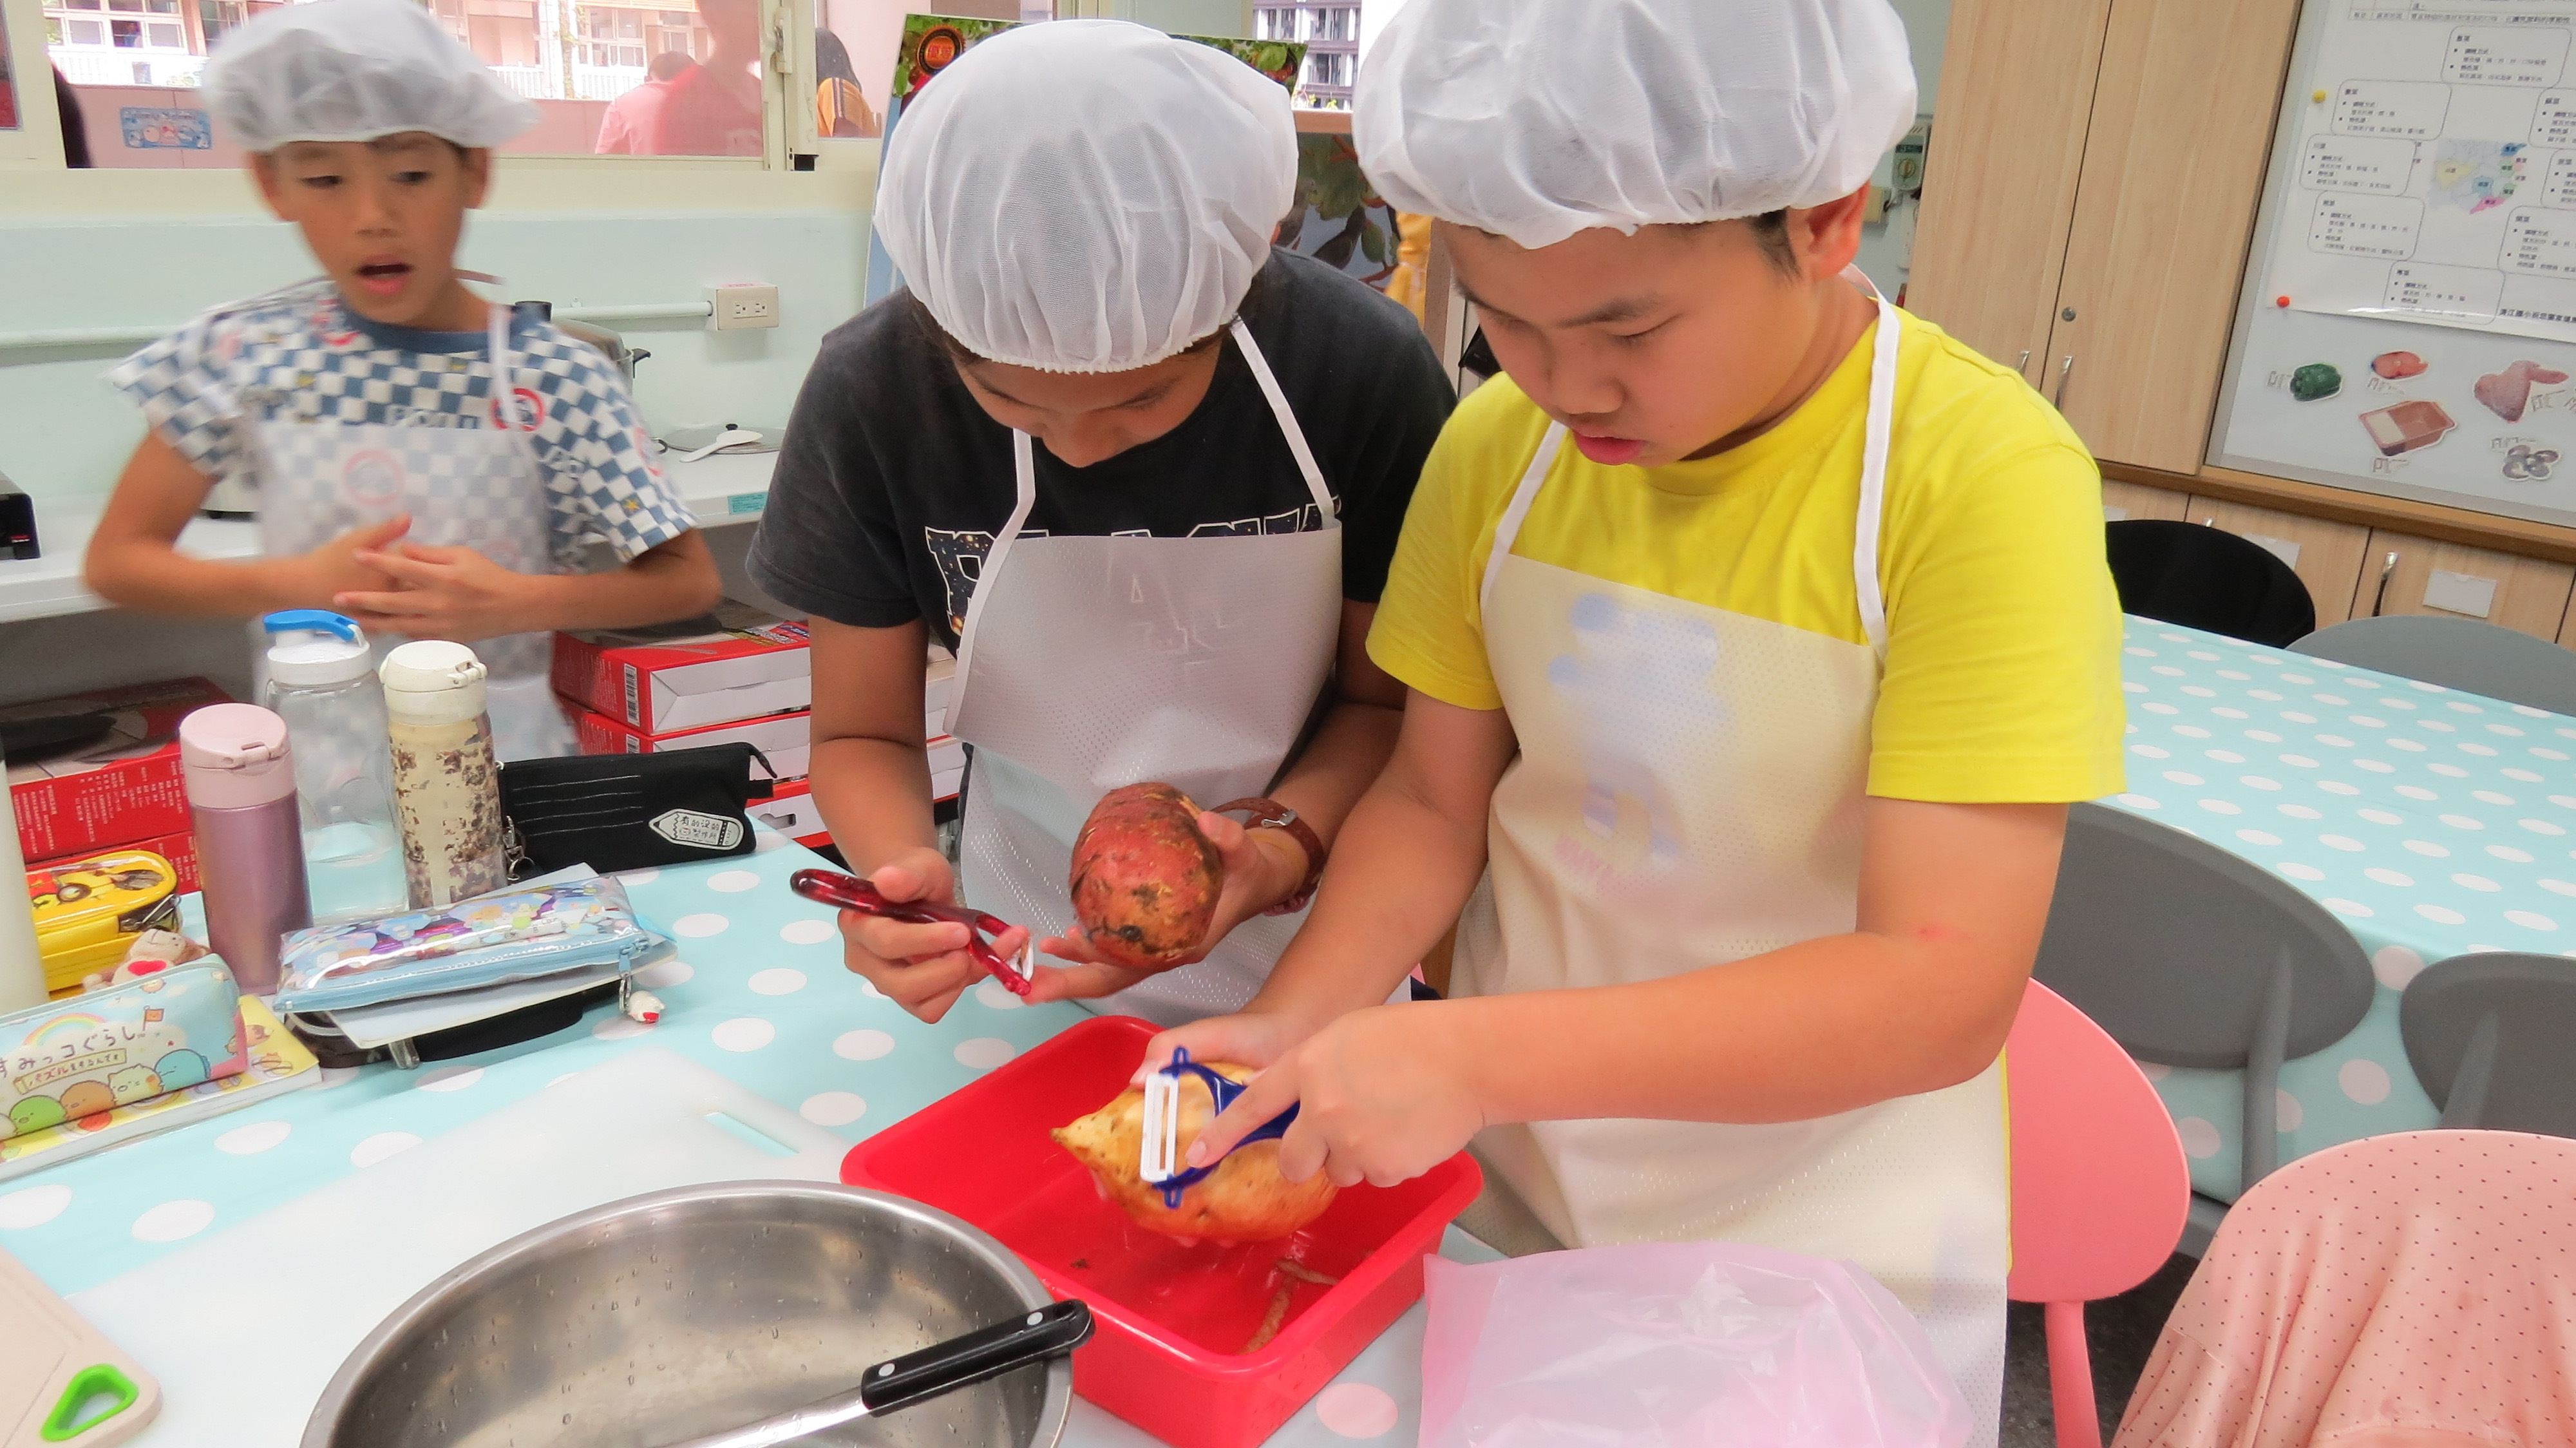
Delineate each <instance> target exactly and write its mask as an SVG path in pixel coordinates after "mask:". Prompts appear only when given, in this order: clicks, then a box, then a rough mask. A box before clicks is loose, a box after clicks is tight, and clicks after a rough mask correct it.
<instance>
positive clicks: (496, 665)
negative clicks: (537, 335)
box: [206, 293, 581, 761]
mask: <svg viewBox="0 0 2576 1448" xmlns="http://www.w3.org/2000/svg"><path fill="white" fill-rule="evenodd" d="M269 295H271V296H274V295H276V294H275V293H271V294H269ZM257 300H261V299H259V298H254V299H253V301H257ZM237 305H240V306H248V305H250V303H240V304H237ZM317 305H318V306H320V307H322V308H324V309H325V310H326V311H327V310H329V309H330V308H331V307H333V306H334V305H336V304H335V303H334V302H331V301H327V300H326V301H319V302H317ZM227 310H229V309H227ZM509 327H510V313H509V310H508V309H507V308H505V307H499V306H495V307H493V308H491V309H490V311H489V313H488V314H487V325H486V328H485V337H484V341H485V346H486V349H487V355H488V358H489V361H490V363H491V367H492V397H493V401H492V404H491V409H490V413H491V425H490V426H489V427H424V426H419V425H415V424H399V425H397V424H387V423H345V422H336V421H313V422H302V421H296V420H294V419H292V418H291V417H283V416H280V417H265V418H263V417H256V416H253V415H252V414H251V413H249V412H248V411H247V410H246V409H245V407H244V405H243V402H242V400H241V399H240V398H238V397H237V396H236V395H235V394H234V393H233V391H232V389H231V388H230V387H229V386H227V385H223V384H215V385H210V386H209V387H207V389H206V392H207V396H208V399H209V401H210V402H212V403H213V405H214V406H215V407H216V408H217V409H218V410H219V411H221V412H223V413H224V414H225V415H227V416H229V417H232V418H234V419H235V420H236V421H238V422H240V423H242V424H244V425H246V426H248V427H249V429H250V431H251V433H252V436H253V437H254V439H255V440H256V443H257V446H258V452H259V535H260V547H261V549H262V551H263V552H265V553H267V554H268V555H269V556H270V557H272V558H283V557H290V556H292V555H295V554H299V553H307V552H310V551H312V550H313V549H315V548H318V547H320V546H321V545H323V544H325V543H328V542H330V541H331V540H332V539H334V538H337V537H339V536H340V535H341V534H342V533H345V532H347V531H348V530H350V529H351V528H355V527H357V526H359V525H361V524H364V523H372V522H380V521H382V520H384V519H387V518H391V517H393V516H394V515H396V514H398V513H409V514H410V515H411V531H410V532H409V533H408V534H406V535H405V537H406V539H407V541H410V542H415V543H429V544H438V545H445V546H461V547H466V548H471V549H473V550H475V551H476V552H478V553H480V554H482V555H483V556H484V557H486V558H489V559H490V560H492V561H493V562H494V563H497V564H499V565H501V566H502V567H503V568H507V569H509V570H510V571H512V572H514V573H551V572H553V571H555V563H554V555H553V552H552V544H551V535H550V532H549V528H548V523H547V502H546V484H545V476H546V475H545V469H544V467H543V466H542V465H541V464H540V463H539V462H538V460H537V453H536V448H535V446H534V445H533V443H532V442H531V440H530V438H529V433H530V432H531V431H533V430H534V429H535V427H536V426H537V424H536V422H535V421H534V420H533V419H532V418H531V417H530V416H529V411H528V410H529V409H530V408H531V407H541V406H542V405H543V404H542V402H541V401H540V400H539V399H538V398H537V396H536V394H535V393H533V392H531V391H529V390H528V389H526V388H523V387H519V386H517V385H516V383H515V378H516V376H517V373H516V372H515V371H514V370H513V367H512V364H513V362H514V360H515V354H514V353H513V352H512V351H511V350H510V341H509ZM250 636H251V641H252V647H251V659H252V671H253V673H254V675H255V676H257V677H258V678H260V679H261V680H263V681H264V680H265V677H266V675H267V671H268V638H267V635H266V634H265V633H264V632H263V631H262V630H261V627H260V622H259V620H257V619H253V620H251V623H250ZM369 642H370V644H371V646H372V647H373V648H374V650H375V656H376V662H377V663H379V664H381V663H383V662H384V658H385V655H386V654H387V653H389V652H391V651H392V650H393V649H394V648H395V647H396V646H398V645H400V644H401V643H403V642H404V640H403V639H401V638H399V637H394V636H376V637H372V638H371V639H370V641H369ZM554 643H555V640H554V635H553V634H551V633H543V632H539V633H520V634H505V635H502V636H500V637H498V638H486V639H477V640H475V641H474V642H473V643H472V645H470V647H472V648H473V650H474V656H475V657H476V658H478V659H481V660H482V661H483V666H484V668H486V669H488V670H489V671H490V679H489V682H488V683H487V684H486V686H485V697H486V699H487V700H488V701H489V705H490V710H491V717H492V736H493V742H494V746H495V751H496V752H497V753H498V755H499V756H500V757H501V758H502V759H503V760H505V761H507V760H519V759H543V758H551V757H554V756H557V755H565V754H578V753H580V752H581V745H580V741H579V740H577V739H576V738H575V737H574V736H573V731H572V724H571V722H570V721H569V720H567V719H566V718H565V717H564V712H563V706H562V705H561V704H560V703H558V702H557V701H556V699H555V693H554V686H553V682H552V679H551V677H550V675H551V672H552V669H553V663H554Z"/></svg>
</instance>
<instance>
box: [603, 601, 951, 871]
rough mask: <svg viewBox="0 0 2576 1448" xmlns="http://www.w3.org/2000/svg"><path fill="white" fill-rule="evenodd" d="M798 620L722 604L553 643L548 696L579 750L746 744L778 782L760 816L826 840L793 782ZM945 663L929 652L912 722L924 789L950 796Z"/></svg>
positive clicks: (801, 772)
mask: <svg viewBox="0 0 2576 1448" xmlns="http://www.w3.org/2000/svg"><path fill="white" fill-rule="evenodd" d="M810 661H811V651H810V649H809V646H808V636H807V633H806V629H805V625H804V624H803V623H802V622H799V621H797V620H793V619H782V618H779V617H777V616H776V615H774V614H769V613H764V612H762V611H761V610H759V609H756V608H753V607H751V606H750V605H748V604H742V603H735V602H733V601H731V600H727V601H726V602H725V603H723V604H722V605H720V606H719V607H718V608H717V609H716V611H715V612H714V613H712V614H709V615H706V616H703V617H700V618H697V619H692V620H689V621H686V622H683V623H677V624H669V625H665V626H663V627H660V628H653V629H630V630H618V631H600V632H591V633H579V634H569V633H567V634H558V635H556V636H555V666H554V683H555V691H556V692H557V693H560V694H562V695H563V696H564V697H566V698H568V699H570V700H572V701H573V702H575V703H577V704H579V705H580V706H581V709H580V711H579V712H578V714H577V716H576V718H575V721H574V722H575V724H576V726H577V728H578V730H579V733H580V738H581V748H582V752H583V753H585V754H643V753H652V752H657V751H661V750H669V749H693V748H697V747H699V746H701V745H708V744H730V743H736V742H740V743H747V744H749V745H751V746H752V747H753V748H755V749H758V750H759V751H760V752H761V753H762V755H763V756H765V757H766V758H767V759H768V760H769V762H770V765H771V767H772V768H774V769H776V770H777V771H778V775H779V778H780V780H781V781H782V785H781V787H780V789H779V790H778V794H777V799H776V801H775V804H774V808H772V809H771V810H770V812H769V813H768V814H764V815H763V816H762V817H763V818H764V819H769V818H770V817H771V815H775V816H777V818H776V819H772V820H771V822H772V824H773V825H775V826H776V827H777V828H779V829H780V830H782V831H784V832H786V833H788V834H790V835H791V836H792V837H793V838H795V839H796V840H798V841H799V842H800V843H804V844H828V843H829V842H830V839H831V837H830V836H829V835H828V834H826V833H824V832H823V825H822V821H821V819H820V818H819V817H818V816H816V815H815V813H814V809H813V803H812V799H811V796H810V795H809V794H807V792H806V787H805V785H804V782H803V781H804V779H805V777H806V774H807V772H808V770H809V768H810V763H809V761H810V759H811V757H812V754H813V736H812V721H811V709H812V705H813V696H814V686H813V671H812V666H811V662H810ZM956 667H957V665H956V661H955V660H953V659H951V658H950V657H949V655H948V651H947V650H946V649H943V648H940V647H938V646H937V645H935V644H934V645H932V646H931V649H930V659H929V667H928V673H927V676H926V677H925V680H924V692H925V696H926V697H925V701H924V704H925V708H924V718H923V726H924V730H925V733H926V734H927V736H928V737H929V739H930V772H931V789H932V793H933V795H934V796H935V797H937V798H939V799H950V798H954V797H955V796H956V794H957V792H958V789H959V787H960V785H961V784H962V783H963V781H964V779H965V774H966V750H965V746H964V745H962V744H960V743H958V742H957V741H956V740H954V739H951V738H949V737H948V731H947V717H948V694H949V687H950V681H951V676H952V675H953V674H954V673H955V671H956Z"/></svg>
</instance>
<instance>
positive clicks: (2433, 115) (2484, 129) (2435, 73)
mask: <svg viewBox="0 0 2576 1448" xmlns="http://www.w3.org/2000/svg"><path fill="white" fill-rule="evenodd" d="M2330 3H2332V0H2330ZM2571 40H2576V0H2340V3H2333V8H2332V9H2331V10H2330V11H2329V12H2328V13H2327V15H2326V18H2325V23H2324V25H2323V27H2322V29H2321V31H2320V33H2319V35H2318V44H2317V46H2316V49H2315V52H2314V61H2313V63H2312V64H2310V65H2309V66H2308V67H2307V69H2306V73H2305V77H2304V78H2303V81H2302V83H2301V85H2299V86H2298V87H2295V88H2294V89H2293V90H2292V92H2291V94H2290V96H2289V98H2288V106H2289V108H2290V110H2291V112H2292V113H2293V114H2294V115H2295V116H2296V117H2297V120H2298V125H2297V131H2296V141H2295V147H2296V150H2295V153H2294V154H2295V156H2296V161H2297V164H2296V169H2295V181H2296V191H2295V193H2294V194H2293V195H2292V196H2290V197H2288V198H2286V200H2287V201H2288V206H2287V207H2286V209H2285V211H2284V213H2283V216H2282V224H2281V225H2279V226H2277V227H2276V228H2275V229H2274V232H2273V246H2272V255H2271V258H2270V266H2269V269H2268V271H2267V273H2266V276H2265V287H2266V291H2267V296H2266V298H2265V300H2266V301H2268V302H2269V303H2270V304H2271V305H2272V306H2274V307H2276V308H2280V309H2284V310H2296V311H2305V312H2321V313H2326V314H2330V315H2337V316H2359V317H2371V318H2376V319H2380V320H2385V321H2405V322H2422V323H2427V324H2431V325H2435V326H2447V327H2467V328H2475V329H2478V330H2481V331H2488V332H2502V333H2510V334H2515V335H2520V336H2527V337H2545V338H2549V339H2552V340H2556V341H2576V74H2571V72H2570V68H2569V58H2570V57H2569V51H2570V42H2571ZM2392 425H2393V424H2392ZM2410 435H2411V434H2410Z"/></svg>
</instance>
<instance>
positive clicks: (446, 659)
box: [376, 639, 509, 910]
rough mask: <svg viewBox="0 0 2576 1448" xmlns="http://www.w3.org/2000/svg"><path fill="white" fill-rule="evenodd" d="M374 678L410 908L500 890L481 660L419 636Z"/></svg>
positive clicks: (494, 772)
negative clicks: (388, 747) (389, 747)
mask: <svg viewBox="0 0 2576 1448" xmlns="http://www.w3.org/2000/svg"><path fill="white" fill-rule="evenodd" d="M376 677H377V678H378V679H380V680H382V681H383V682H384V686H385V713H386V716H387V727H386V731H385V732H386V735H387V736H388V738H389V739H390V740H391V742H392V744H393V757H394V806H395V812H396V813H397V814H399V815H400V816H401V818H402V839H403V863H404V865H405V867H406V868H407V869H408V871H409V873H410V877H411V903H412V905H413V906H414V907H415V908H418V909H424V910H426V909H430V908H433V907H436V906H441V905H448V904H453V903H454V902H456V901H458V900H462V899H465V898H466V897H467V896H470V895H480V894H483V893H484V892H486V891H489V890H498V889H500V888H501V886H502V885H503V884H505V883H507V882H508V879H509V855H508V851H507V849H506V844H507V841H506V838H505V836H504V835H503V827H502V823H501V767H500V765H499V764H498V763H497V762H496V761H495V760H494V758H493V756H492V720H491V718H490V716H489V715H488V714H486V713H485V712H484V706H483V661H482V660H480V659H478V658H476V657H474V651H473V650H472V649H469V648H467V647H466V646H465V645H463V644H452V643H448V642H446V641H444V640H441V639H420V640H416V641H414V642H412V643H407V644H404V645H403V646H402V647H401V648H398V649H396V650H394V651H393V652H392V653H390V654H387V655H386V656H385V661H384V664H383V665H382V666H381V667H379V668H378V669H377V670H376Z"/></svg>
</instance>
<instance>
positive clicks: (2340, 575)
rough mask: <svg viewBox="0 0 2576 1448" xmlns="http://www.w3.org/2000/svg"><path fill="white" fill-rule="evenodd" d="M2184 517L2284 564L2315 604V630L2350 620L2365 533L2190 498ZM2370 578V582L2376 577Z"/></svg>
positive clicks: (2265, 510) (2270, 510) (2364, 549)
mask: <svg viewBox="0 0 2576 1448" xmlns="http://www.w3.org/2000/svg"><path fill="white" fill-rule="evenodd" d="M2188 516H2189V517H2190V519H2191V521H2192V522H2195V523H2206V524H2209V525H2210V526H2211V527H2215V528H2224V529H2226V530H2227V531H2228V532H2230V533H2237V534H2242V535H2243V536H2245V537H2247V538H2251V539H2253V540H2254V541H2255V542H2257V543H2260V544H2262V545H2263V546H2264V547H2266V548H2269V549H2271V550H2272V552H2273V554H2274V555H2275V556H2277V557H2278V558H2279V559H2280V560H2281V561H2282V562H2284V563H2287V564H2289V565H2290V569H2291V571H2292V572H2295V573H2297V574H2298V575H2299V581H2300V582H2301V583H2304V584H2306V585H2307V586H2308V597H2309V598H2310V599H2311V600H2313V601H2314V602H2315V603H2316V606H2317V627H2319V628H2325V627H2327V626H2328V625H2330V624H2338V623H2341V622H2343V621H2344V620H2345V619H2348V618H2350V617H2352V610H2353V598H2354V596H2355V595H2356V594H2357V593H2359V592H2360V589H2361V576H2362V571H2363V563H2364V559H2365V556H2366V555H2367V554H2368V553H2369V552H2370V530H2369V529H2367V528H2364V527H2360V526H2358V525H2356V524H2352V523H2330V522H2327V521H2326V520H2325V519H2323V518H2303V517H2300V516H2299V515H2298V514H2296V513H2284V512H2281V511H2279V510H2278V509H2274V508H2251V507H2247V506H2246V505H2245V504H2243V503H2222V502H2218V501H2215V500H2213V499H2209V498H2194V499H2192V500H2191V511H2190V513H2189V515H2188ZM2371 578H2372V581H2373V582H2374V583H2376V582H2377V580H2378V575H2377V574H2375V573H2374V574H2372V575H2371ZM2365 602H2367V600H2365Z"/></svg>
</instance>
